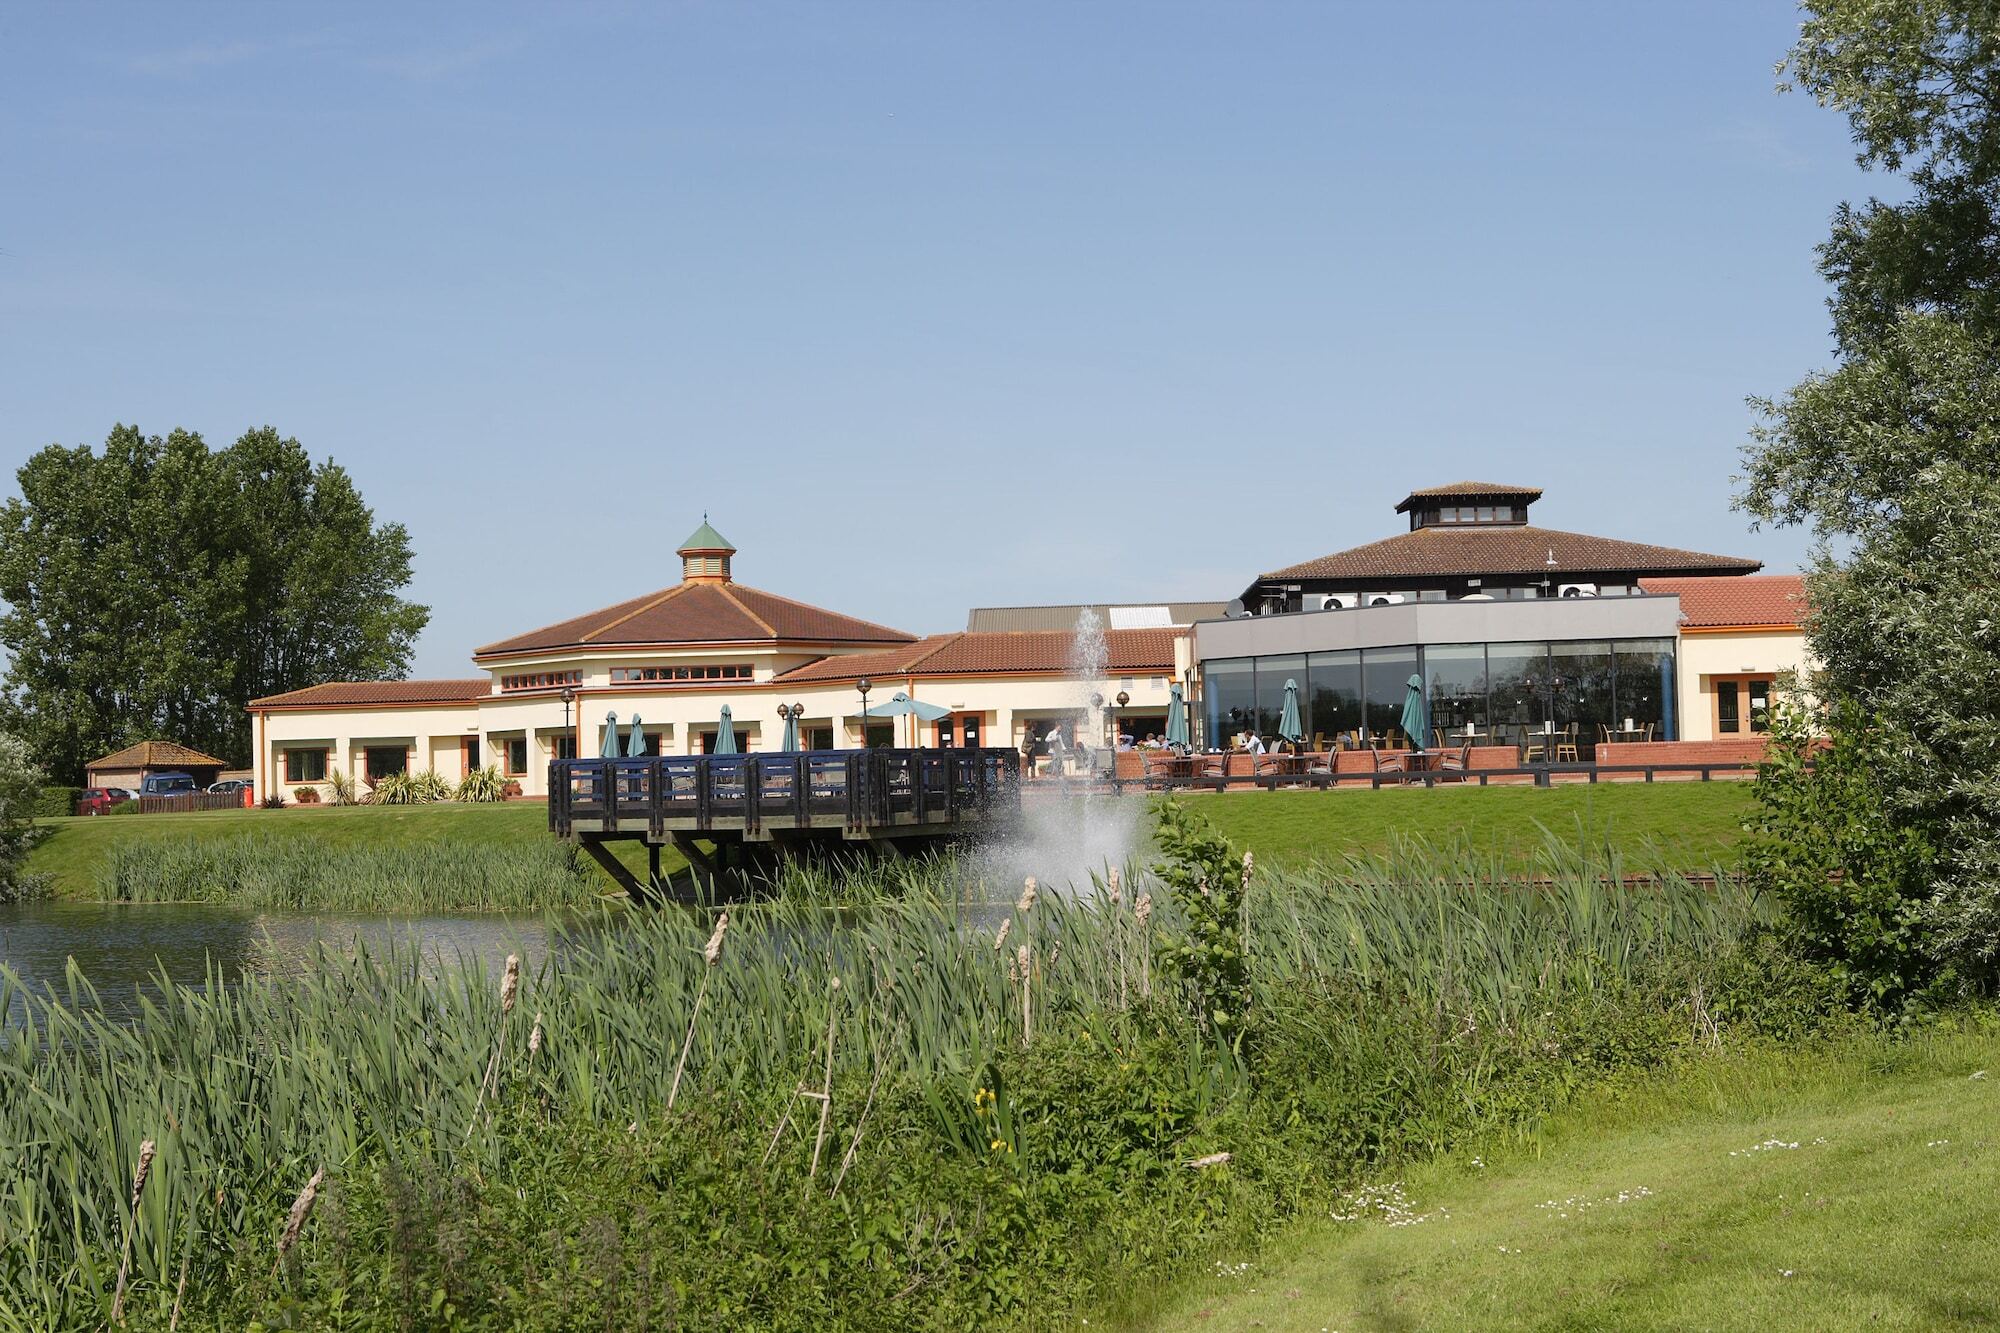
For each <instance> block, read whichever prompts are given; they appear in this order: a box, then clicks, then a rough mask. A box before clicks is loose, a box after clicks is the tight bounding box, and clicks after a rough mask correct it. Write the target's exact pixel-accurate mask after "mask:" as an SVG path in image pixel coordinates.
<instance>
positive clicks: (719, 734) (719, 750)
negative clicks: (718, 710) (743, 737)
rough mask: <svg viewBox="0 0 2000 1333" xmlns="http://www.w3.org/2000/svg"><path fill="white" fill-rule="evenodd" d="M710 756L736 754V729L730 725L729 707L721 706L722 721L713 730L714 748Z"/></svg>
mask: <svg viewBox="0 0 2000 1333" xmlns="http://www.w3.org/2000/svg"><path fill="white" fill-rule="evenodd" d="M709 753H710V754H735V753H736V728H735V727H734V726H732V725H730V721H729V705H728V704H724V705H722V721H721V723H720V724H719V725H718V726H717V727H716V729H715V748H714V749H713V750H710V751H709Z"/></svg>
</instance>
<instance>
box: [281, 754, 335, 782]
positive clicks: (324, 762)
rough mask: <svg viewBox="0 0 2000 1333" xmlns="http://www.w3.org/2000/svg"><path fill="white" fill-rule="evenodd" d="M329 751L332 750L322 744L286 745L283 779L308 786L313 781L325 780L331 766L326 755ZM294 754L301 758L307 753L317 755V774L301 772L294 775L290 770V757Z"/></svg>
mask: <svg viewBox="0 0 2000 1333" xmlns="http://www.w3.org/2000/svg"><path fill="white" fill-rule="evenodd" d="M331 753H332V752H331V751H330V750H328V749H327V747H325V746H323V745H322V746H317V747H315V746H309V745H299V746H286V747H285V750H284V756H285V759H284V764H285V781H286V782H287V783H290V784H296V785H298V786H309V785H311V784H312V783H315V782H325V781H326V775H327V771H328V770H329V768H330V767H331V764H330V763H329V762H328V756H329V755H330V754H331ZM294 755H296V756H298V757H299V758H301V759H303V758H305V757H306V756H307V755H317V756H319V776H318V777H307V776H305V775H304V774H303V772H301V773H299V774H298V775H294V773H293V771H292V758H293V756H294Z"/></svg>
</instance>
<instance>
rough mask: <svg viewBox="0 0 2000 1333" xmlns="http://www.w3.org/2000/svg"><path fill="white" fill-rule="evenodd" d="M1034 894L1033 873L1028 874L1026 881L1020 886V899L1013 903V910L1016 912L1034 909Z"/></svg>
mask: <svg viewBox="0 0 2000 1333" xmlns="http://www.w3.org/2000/svg"><path fill="white" fill-rule="evenodd" d="M1035 896H1036V890H1035V877H1034V876H1033V875H1030V876H1028V879H1027V882H1026V883H1025V884H1023V885H1022V886H1021V901H1019V902H1017V903H1015V904H1014V910H1015V911H1017V912H1032V911H1034V910H1035Z"/></svg>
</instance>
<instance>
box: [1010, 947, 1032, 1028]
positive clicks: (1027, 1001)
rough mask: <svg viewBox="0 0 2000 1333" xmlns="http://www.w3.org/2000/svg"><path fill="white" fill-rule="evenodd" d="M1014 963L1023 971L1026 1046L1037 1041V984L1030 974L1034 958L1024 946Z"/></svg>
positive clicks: (1022, 988)
mask: <svg viewBox="0 0 2000 1333" xmlns="http://www.w3.org/2000/svg"><path fill="white" fill-rule="evenodd" d="M1014 961H1015V963H1016V965H1017V966H1019V967H1020V969H1021V1044H1022V1045H1023V1046H1026V1045H1027V1044H1028V1043H1029V1042H1031V1041H1033V1040H1034V1039H1035V1002H1034V989H1035V982H1034V977H1033V975H1032V974H1031V972H1030V968H1031V967H1032V966H1033V964H1034V956H1033V955H1032V954H1030V953H1029V952H1028V946H1027V945H1025V944H1024V945H1022V946H1021V947H1020V948H1019V949H1018V950H1016V951H1015V954H1014Z"/></svg>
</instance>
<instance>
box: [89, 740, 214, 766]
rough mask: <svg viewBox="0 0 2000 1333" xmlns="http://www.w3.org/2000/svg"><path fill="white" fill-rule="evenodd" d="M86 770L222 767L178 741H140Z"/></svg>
mask: <svg viewBox="0 0 2000 1333" xmlns="http://www.w3.org/2000/svg"><path fill="white" fill-rule="evenodd" d="M84 767H85V768H221V767H222V761H221V760H220V759H217V758H216V757H215V756H214V755H212V754H203V753H202V752H201V751H200V750H195V749H190V748H189V747H188V746H185V745H182V744H181V743H180V742H178V741H140V742H139V743H138V744H137V745H128V746H126V747H125V748H124V749H122V750H116V751H113V752H112V753H111V754H107V755H105V756H104V757H103V758H102V759H93V760H91V761H90V762H89V763H88V764H85V765H84Z"/></svg>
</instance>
